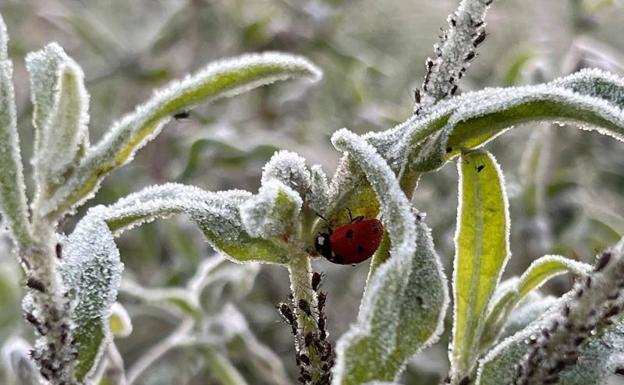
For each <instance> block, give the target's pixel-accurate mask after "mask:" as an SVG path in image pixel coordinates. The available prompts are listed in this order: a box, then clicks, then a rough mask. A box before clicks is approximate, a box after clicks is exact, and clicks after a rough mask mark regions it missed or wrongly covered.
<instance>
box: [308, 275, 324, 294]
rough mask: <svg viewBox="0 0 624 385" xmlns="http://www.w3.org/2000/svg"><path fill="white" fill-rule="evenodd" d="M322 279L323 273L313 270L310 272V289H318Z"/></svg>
mask: <svg viewBox="0 0 624 385" xmlns="http://www.w3.org/2000/svg"><path fill="white" fill-rule="evenodd" d="M322 280H323V275H322V274H321V273H319V272H316V271H315V272H314V273H312V282H311V283H312V290H314V291H318V289H319V288H320V287H321V282H322Z"/></svg>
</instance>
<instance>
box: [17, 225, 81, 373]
mask: <svg viewBox="0 0 624 385" xmlns="http://www.w3.org/2000/svg"><path fill="white" fill-rule="evenodd" d="M33 234H34V237H35V239H34V241H33V245H32V247H31V248H30V249H29V252H28V255H27V256H24V257H23V258H24V265H25V268H26V272H27V276H28V278H27V286H28V287H29V289H30V291H29V297H28V298H29V299H30V298H32V301H30V300H29V299H27V300H26V301H25V303H24V312H25V317H26V319H27V320H28V321H29V322H30V323H31V324H32V325H33V326H34V327H35V330H36V332H37V335H38V336H39V339H38V341H37V343H36V344H35V349H34V351H33V354H32V357H33V359H34V360H35V361H36V362H37V364H38V365H39V369H40V371H41V375H42V376H43V377H44V378H46V379H48V380H49V382H50V384H51V385H61V384H65V385H73V384H75V383H76V382H75V381H74V380H73V378H74V375H73V370H74V368H75V363H76V359H75V358H76V357H75V351H76V349H75V346H73V344H72V339H71V328H72V322H71V317H70V312H71V304H70V299H69V295H68V292H67V291H66V289H65V287H64V286H63V283H62V281H61V278H60V276H59V274H58V271H57V266H58V259H59V258H62V255H61V254H62V251H61V250H60V249H59V248H58V247H57V243H56V234H55V232H54V227H53V226H52V224H50V223H48V222H46V221H41V220H39V218H37V217H35V218H34V222H33Z"/></svg>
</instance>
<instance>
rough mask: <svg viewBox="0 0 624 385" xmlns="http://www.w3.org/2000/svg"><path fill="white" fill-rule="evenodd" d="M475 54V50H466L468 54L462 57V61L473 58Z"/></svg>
mask: <svg viewBox="0 0 624 385" xmlns="http://www.w3.org/2000/svg"><path fill="white" fill-rule="evenodd" d="M476 55H477V54H476V52H475V51H470V52H468V54H467V55H466V57H464V61H466V62H468V61H471V60H472V59H474V58H475V56H476Z"/></svg>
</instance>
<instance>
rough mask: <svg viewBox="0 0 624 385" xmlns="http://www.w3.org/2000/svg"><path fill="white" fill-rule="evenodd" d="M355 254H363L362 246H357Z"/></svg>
mask: <svg viewBox="0 0 624 385" xmlns="http://www.w3.org/2000/svg"><path fill="white" fill-rule="evenodd" d="M357 253H358V254H363V253H364V246H362V245H358V247H357Z"/></svg>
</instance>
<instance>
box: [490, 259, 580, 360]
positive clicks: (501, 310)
mask: <svg viewBox="0 0 624 385" xmlns="http://www.w3.org/2000/svg"><path fill="white" fill-rule="evenodd" d="M591 269H592V267H591V265H588V264H586V263H582V262H577V261H573V260H571V259H568V258H565V257H562V256H559V255H546V256H543V257H541V258H539V259H537V260H535V261H533V263H531V265H530V266H529V267H528V268H527V270H526V271H525V272H524V273H523V274H522V276H521V277H520V279H518V280H517V281H515V282H514V283H513V284H512V285H510V286H509V288H508V289H507V290H506V291H505V292H504V293H502V294H501V295H500V296H499V298H498V299H497V300H496V301H493V304H492V305H490V310H489V311H488V315H487V319H486V321H485V327H484V333H483V335H482V336H481V341H480V346H481V349H487V348H489V347H490V345H491V343H492V342H494V340H495V339H496V338H497V337H498V334H499V333H500V332H501V330H502V329H503V327H504V326H505V323H506V322H507V318H508V317H509V313H511V311H512V310H513V309H514V308H515V307H516V306H517V305H518V303H519V302H520V301H522V300H523V299H524V298H525V297H526V296H527V295H528V294H529V293H530V292H532V291H533V290H535V289H537V288H539V287H540V286H542V285H543V284H544V283H546V281H548V280H549V279H551V278H553V277H556V276H558V275H561V274H564V273H568V272H571V273H575V274H577V275H584V274H587V273H588V272H590V271H591Z"/></svg>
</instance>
